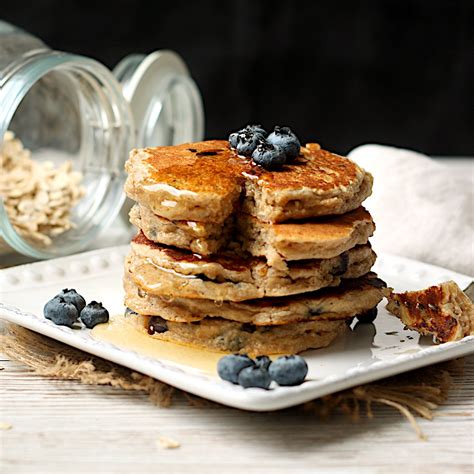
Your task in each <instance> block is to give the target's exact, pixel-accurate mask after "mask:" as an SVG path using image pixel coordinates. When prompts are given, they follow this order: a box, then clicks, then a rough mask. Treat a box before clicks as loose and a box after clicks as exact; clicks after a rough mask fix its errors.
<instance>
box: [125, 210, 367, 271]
mask: <svg viewBox="0 0 474 474" xmlns="http://www.w3.org/2000/svg"><path fill="white" fill-rule="evenodd" d="M130 221H131V222H132V224H134V225H135V226H136V227H137V228H139V229H141V230H142V231H143V233H144V234H145V236H146V237H147V238H148V239H150V240H152V241H154V242H158V243H162V244H165V245H172V246H175V247H179V248H183V249H188V250H191V251H192V252H196V253H198V254H200V255H210V254H213V253H217V252H218V251H219V250H223V249H224V248H225V247H226V246H228V245H229V241H231V242H230V247H231V248H234V249H235V248H236V244H238V246H239V247H241V248H242V250H244V251H247V252H249V253H250V254H251V255H253V256H257V257H260V256H261V257H265V258H266V259H267V263H268V264H269V265H270V266H286V263H285V262H286V261H291V260H307V259H314V258H332V257H335V256H337V255H340V254H341V253H343V252H345V251H346V250H349V249H350V248H352V247H354V246H356V245H359V244H365V243H367V241H368V239H369V237H370V236H371V235H372V234H373V232H374V230H375V225H374V222H373V220H372V217H371V216H370V214H369V213H368V212H367V211H366V210H365V209H364V208H363V207H359V208H357V209H355V210H354V211H351V212H348V213H346V214H343V215H340V216H323V217H319V218H315V219H306V220H302V221H290V222H285V223H281V224H271V223H265V222H262V221H260V220H259V219H257V218H255V217H253V216H250V215H249V214H245V213H241V214H239V215H238V216H237V217H236V221H235V224H234V225H233V223H232V221H229V222H226V223H225V224H224V226H219V225H218V224H214V223H201V222H195V221H192V222H190V221H170V220H168V219H165V218H163V217H160V216H157V215H156V214H154V213H153V212H152V211H151V210H150V209H148V208H147V207H145V206H143V205H138V204H136V205H135V206H134V207H133V209H132V210H131V212H130ZM231 239H232V240H231Z"/></svg>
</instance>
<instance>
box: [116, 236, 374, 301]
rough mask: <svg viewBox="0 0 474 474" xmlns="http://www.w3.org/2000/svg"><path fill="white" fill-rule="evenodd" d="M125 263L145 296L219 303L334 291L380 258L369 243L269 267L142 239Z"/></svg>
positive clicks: (137, 239) (255, 261)
mask: <svg viewBox="0 0 474 474" xmlns="http://www.w3.org/2000/svg"><path fill="white" fill-rule="evenodd" d="M131 247H132V251H131V253H130V254H129V256H128V257H127V258H126V263H125V267H126V271H127V272H128V274H129V276H130V277H131V278H132V279H133V281H135V283H136V284H137V285H138V286H139V287H140V288H141V289H142V290H143V291H145V292H146V293H150V294H154V295H164V296H173V297H175V296H182V297H184V298H199V299H212V300H217V301H224V300H225V301H244V300H248V299H254V298H263V297H264V296H285V295H292V294H297V293H304V292H308V291H315V290H318V289H320V288H324V287H326V286H335V285H338V284H339V283H340V282H341V279H342V278H357V277H359V276H362V275H365V274H366V273H367V272H369V271H370V269H371V267H372V265H373V264H374V262H375V259H376V255H375V253H374V252H373V250H372V248H371V247H370V245H369V244H366V245H358V246H356V247H354V248H353V249H350V250H348V251H347V252H344V253H343V254H341V255H339V256H337V257H334V258H330V259H315V260H302V261H297V262H290V263H289V264H288V268H286V269H280V268H276V267H269V266H268V265H267V264H266V262H265V260H263V259H258V258H250V259H243V258H240V257H235V256H233V255H229V256H215V257H207V258H205V257H202V256H200V255H195V254H191V253H189V252H185V251H182V250H177V249H174V248H171V247H166V246H163V245H160V244H156V243H154V242H151V241H150V240H148V239H147V238H146V237H145V236H144V235H143V234H138V235H137V236H136V237H135V238H134V239H133V240H132V243H131Z"/></svg>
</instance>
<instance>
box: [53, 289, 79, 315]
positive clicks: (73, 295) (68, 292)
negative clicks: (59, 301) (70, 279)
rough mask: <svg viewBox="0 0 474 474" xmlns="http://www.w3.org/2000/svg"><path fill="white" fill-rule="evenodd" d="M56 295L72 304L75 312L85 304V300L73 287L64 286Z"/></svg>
mask: <svg viewBox="0 0 474 474" xmlns="http://www.w3.org/2000/svg"><path fill="white" fill-rule="evenodd" d="M56 296H59V297H61V298H64V301H66V302H68V303H71V304H73V305H74V306H75V307H76V309H77V312H78V313H80V312H81V311H82V309H83V308H84V306H85V305H86V300H85V299H84V298H83V297H82V296H81V295H80V294H79V293H78V292H77V291H76V290H74V289H72V288H71V289H68V288H64V290H61V292H60V293H58V294H57V295H56Z"/></svg>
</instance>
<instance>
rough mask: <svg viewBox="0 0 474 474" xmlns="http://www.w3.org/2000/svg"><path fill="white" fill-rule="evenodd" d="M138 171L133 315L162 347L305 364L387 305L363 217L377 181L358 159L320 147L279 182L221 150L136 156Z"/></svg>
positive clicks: (130, 276)
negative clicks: (309, 352)
mask: <svg viewBox="0 0 474 474" xmlns="http://www.w3.org/2000/svg"><path fill="white" fill-rule="evenodd" d="M126 169H127V171H128V179H127V182H126V186H125V190H126V193H127V195H128V196H129V197H130V198H132V199H133V200H135V201H136V204H135V206H134V207H133V208H132V210H131V212H130V219H131V222H132V223H133V224H134V225H135V226H136V227H137V228H138V229H139V233H138V235H137V236H136V237H135V238H134V239H133V240H132V243H131V252H130V254H129V255H128V257H127V259H126V264H125V278H124V286H125V294H126V296H125V303H126V306H127V307H128V308H130V310H131V311H129V312H130V313H131V314H132V315H131V316H130V317H133V318H135V319H136V320H137V321H138V322H139V324H141V325H143V326H144V327H145V328H146V329H147V330H148V332H149V334H150V335H151V336H152V337H156V338H158V339H162V340H167V341H174V342H179V343H183V344H189V345H193V346H198V347H202V348H206V349H210V350H220V351H231V352H241V353H249V354H252V355H259V354H275V353H296V352H300V351H302V350H305V349H309V348H318V347H324V346H327V345H328V344H330V343H331V342H332V341H333V340H334V339H335V338H336V337H337V336H338V334H340V333H341V332H343V331H344V330H345V329H346V328H347V322H348V321H350V320H352V318H353V317H354V316H357V315H360V314H363V313H365V312H367V311H369V310H370V309H372V308H373V307H375V306H376V305H377V304H378V303H379V302H380V300H381V299H382V293H381V286H382V285H383V282H381V280H379V279H378V278H377V276H376V275H375V274H374V273H371V272H370V270H371V267H372V265H373V264H374V262H375V259H376V255H375V253H374V252H373V250H372V248H371V246H370V244H369V243H368V239H369V237H370V236H371V235H372V234H373V232H374V229H375V226H374V223H373V221H372V218H371V216H370V214H369V213H368V212H367V211H366V210H365V209H364V208H363V207H361V203H362V202H363V200H364V199H365V198H366V197H367V196H369V195H370V193H371V189H372V176H371V175H370V174H369V173H367V172H365V171H364V170H363V169H361V168H359V167H358V166H357V165H356V164H355V163H353V162H351V161H350V160H348V159H347V158H344V157H341V156H339V155H335V154H332V153H330V152H328V151H325V150H322V149H321V148H320V146H319V145H317V144H308V145H306V146H305V147H302V148H301V153H300V155H299V156H298V157H297V158H296V159H295V160H294V161H293V162H291V163H289V164H285V165H283V166H282V167H281V168H279V169H278V170H274V171H268V170H265V169H263V168H261V167H260V166H257V165H255V164H254V163H252V161H251V160H249V159H247V158H243V157H240V156H238V155H237V154H236V152H235V151H234V150H233V149H231V148H230V146H229V144H228V142H227V141H217V140H214V141H206V142H199V143H188V144H184V145H179V146H172V147H157V148H145V149H140V150H133V151H132V153H131V155H130V158H129V160H128V162H127V165H126Z"/></svg>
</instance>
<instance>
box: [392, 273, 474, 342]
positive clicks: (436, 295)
mask: <svg viewBox="0 0 474 474" xmlns="http://www.w3.org/2000/svg"><path fill="white" fill-rule="evenodd" d="M386 292H387V295H386V296H387V299H388V304H387V309H388V311H390V312H391V313H392V314H394V315H395V316H397V317H398V318H400V320H401V321H402V323H403V324H405V326H407V327H408V328H410V329H413V330H415V331H417V332H419V333H420V334H422V335H425V336H428V335H432V336H433V338H434V340H435V341H437V342H449V341H457V340H459V339H462V338H463V337H465V336H469V335H474V305H473V304H472V301H471V300H470V299H469V298H468V297H467V296H466V295H465V294H464V293H463V291H462V290H461V288H459V286H458V285H457V284H456V283H455V282H454V281H447V282H445V283H441V284H440V285H437V286H430V287H429V288H426V289H425V290H419V291H407V292H405V293H394V292H393V291H390V290H386Z"/></svg>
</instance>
